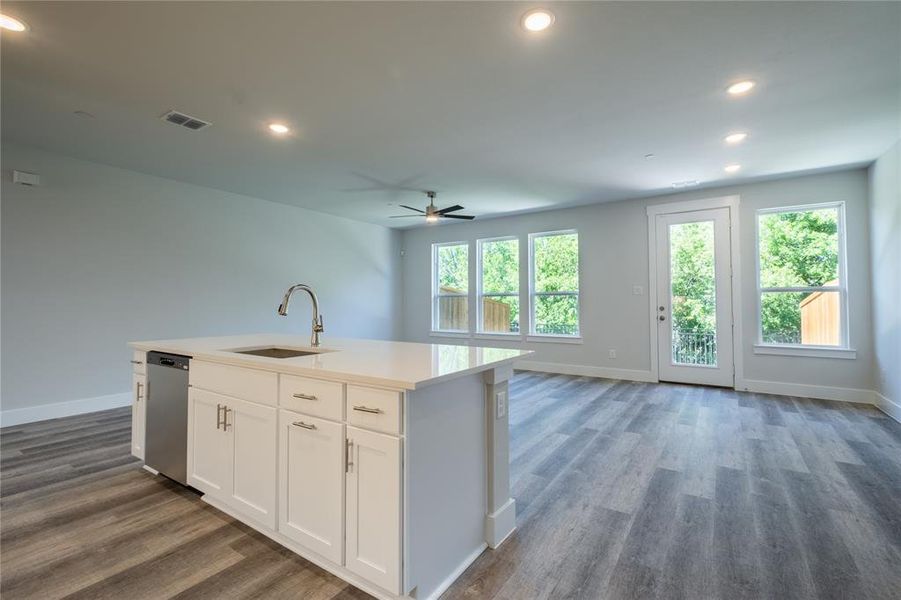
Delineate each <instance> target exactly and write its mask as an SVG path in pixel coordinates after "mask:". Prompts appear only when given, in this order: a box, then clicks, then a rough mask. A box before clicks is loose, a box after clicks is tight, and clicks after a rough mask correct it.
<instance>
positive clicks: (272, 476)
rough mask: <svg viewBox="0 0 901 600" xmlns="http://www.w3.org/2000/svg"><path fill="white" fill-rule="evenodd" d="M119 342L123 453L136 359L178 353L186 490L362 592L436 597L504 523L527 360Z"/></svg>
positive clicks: (502, 533) (259, 340)
mask: <svg viewBox="0 0 901 600" xmlns="http://www.w3.org/2000/svg"><path fill="white" fill-rule="evenodd" d="M130 346H131V347H132V348H133V349H134V357H133V360H132V362H133V363H134V411H133V418H132V429H133V431H132V439H133V443H132V452H133V454H135V455H136V456H138V458H141V459H143V458H144V456H143V451H144V436H145V431H144V428H145V419H144V415H145V414H146V412H145V411H146V408H145V406H146V404H147V403H148V402H150V403H152V402H154V393H153V392H154V384H153V380H152V378H151V379H150V380H149V381H148V380H147V373H148V371H147V369H146V367H145V365H146V364H147V353H148V352H165V353H171V354H178V355H182V356H188V357H191V358H190V361H189V365H190V368H189V379H188V380H189V383H190V387H189V390H188V394H187V397H188V406H187V432H186V435H187V456H186V461H187V483H188V484H189V485H191V486H192V487H194V488H196V489H198V490H200V491H201V492H203V494H204V496H203V499H204V500H205V501H206V502H208V503H209V504H211V505H212V506H214V507H216V508H217V509H219V510H221V511H223V512H225V513H228V514H229V515H231V516H233V517H234V518H236V519H238V520H240V521H242V522H243V523H246V524H247V525H249V526H250V527H253V528H254V529H256V530H257V531H259V532H261V533H263V534H264V535H266V536H268V537H270V538H272V539H273V540H275V541H277V542H279V543H280V544H282V545H284V546H286V547H287V548H289V549H291V550H292V551H294V552H296V553H297V554H299V555H301V556H303V557H305V558H307V559H308V560H310V561H311V562H313V563H315V564H317V565H319V566H321V567H322V568H324V569H326V570H328V571H330V572H332V573H334V574H335V575H337V576H338V577H340V578H342V579H344V580H346V581H348V582H350V583H352V584H354V585H356V586H357V587H359V588H361V589H362V590H364V591H366V592H369V593H370V594H372V595H374V596H376V597H379V598H391V599H394V598H417V599H423V598H434V597H437V596H438V595H440V593H441V592H442V591H444V590H445V589H446V588H447V587H448V586H449V585H450V584H451V583H452V582H453V581H454V580H455V579H456V578H457V577H459V575H460V574H461V573H462V572H463V570H465V568H466V567H467V566H468V565H469V564H470V563H471V562H472V561H473V560H475V558H476V557H478V555H479V554H480V553H481V552H482V551H483V550H484V549H485V548H486V547H489V546H490V547H492V548H494V547H497V546H498V545H499V544H500V543H501V542H502V541H503V540H504V539H506V537H507V536H509V535H510V533H511V532H512V531H513V530H514V528H515V514H516V507H515V503H514V500H513V499H512V498H511V497H510V484H509V441H508V422H507V382H508V380H509V378H510V377H511V376H512V374H513V363H514V361H516V360H518V359H520V358H521V357H523V356H525V355H527V354H529V352H524V351H519V350H510V349H501V348H476V347H469V346H451V345H437V344H413V343H406V342H388V341H377V340H350V339H344V340H331V339H329V340H326V341H325V342H324V344H323V346H322V347H317V348H313V347H310V346H309V345H308V341H307V339H305V338H303V337H301V336H290V335H282V334H254V335H241V336H227V337H210V338H194V339H178V340H158V341H147V342H132V343H131V344H130ZM148 386H149V389H148Z"/></svg>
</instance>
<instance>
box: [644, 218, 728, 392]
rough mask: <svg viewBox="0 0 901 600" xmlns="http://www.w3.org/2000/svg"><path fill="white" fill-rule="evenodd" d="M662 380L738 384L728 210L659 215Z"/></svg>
mask: <svg viewBox="0 0 901 600" xmlns="http://www.w3.org/2000/svg"><path fill="white" fill-rule="evenodd" d="M656 225H657V231H656V236H657V244H656V245H657V305H656V323H657V357H658V365H659V373H658V375H659V379H660V380H661V381H674V382H679V383H697V384H703V385H719V386H727V387H732V386H733V385H734V375H733V357H732V281H731V262H732V260H731V254H730V253H731V249H730V239H729V230H730V227H729V209H728V208H715V209H710V210H697V211H690V212H680V213H672V214H662V215H657V217H656Z"/></svg>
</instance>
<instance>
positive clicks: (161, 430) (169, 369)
mask: <svg viewBox="0 0 901 600" xmlns="http://www.w3.org/2000/svg"><path fill="white" fill-rule="evenodd" d="M190 359H191V357H190V356H182V355H180V354H167V353H164V352H148V353H147V405H146V407H145V409H146V411H147V412H146V415H147V417H146V418H147V423H146V438H145V440H144V464H145V465H147V466H148V467H150V468H151V469H154V470H156V471H159V472H160V473H161V474H163V475H165V476H166V477H169V478H170V479H174V480H175V481H177V482H179V483H181V484H184V485H187V483H188V467H187V463H188V368H189V360H190Z"/></svg>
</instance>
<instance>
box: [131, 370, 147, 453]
mask: <svg viewBox="0 0 901 600" xmlns="http://www.w3.org/2000/svg"><path fill="white" fill-rule="evenodd" d="M142 365H143V363H142ZM146 404H147V376H146V375H144V373H143V369H141V373H138V372H137V369H135V373H133V374H132V376H131V453H132V455H134V456H136V457H138V458H140V459H141V460H144V436H145V429H146V425H145V422H146V409H145V408H144V407H145V406H146Z"/></svg>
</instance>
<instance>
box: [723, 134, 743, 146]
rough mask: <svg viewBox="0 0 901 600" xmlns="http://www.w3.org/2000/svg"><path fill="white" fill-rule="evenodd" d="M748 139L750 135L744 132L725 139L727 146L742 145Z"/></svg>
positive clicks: (730, 135)
mask: <svg viewBox="0 0 901 600" xmlns="http://www.w3.org/2000/svg"><path fill="white" fill-rule="evenodd" d="M747 137H748V134H747V133H745V132H744V131H736V132H735V133H730V134H729V135H727V136H726V137H724V138H723V140H725V142H726V143H727V144H740V143H741V142H743V141H745V139H746V138H747Z"/></svg>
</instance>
